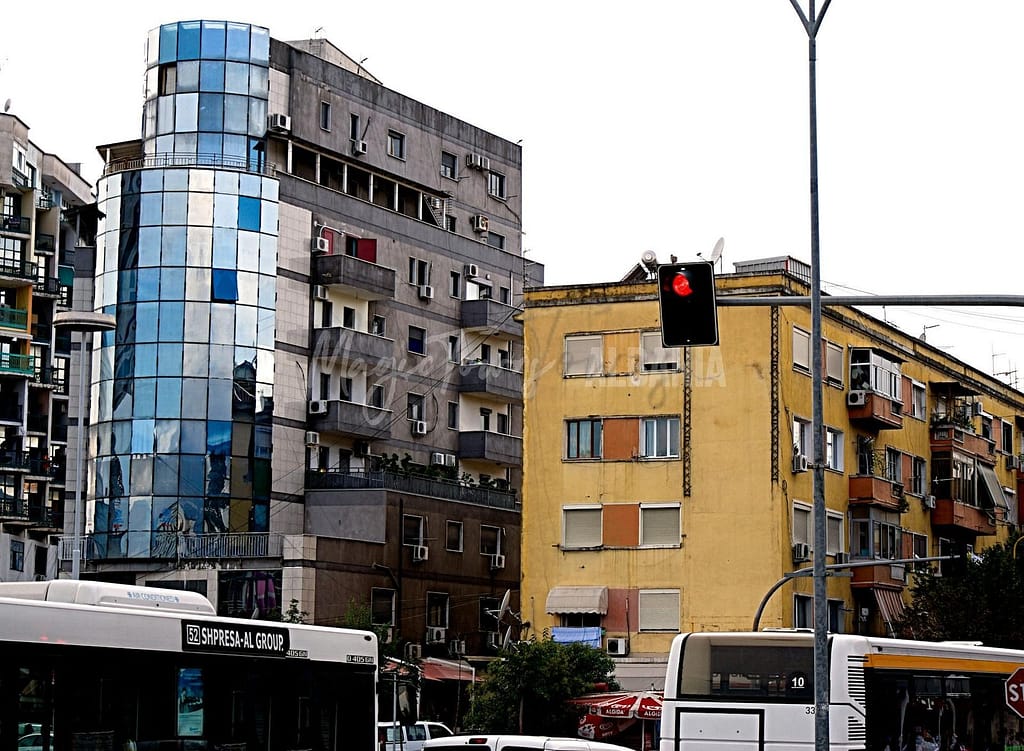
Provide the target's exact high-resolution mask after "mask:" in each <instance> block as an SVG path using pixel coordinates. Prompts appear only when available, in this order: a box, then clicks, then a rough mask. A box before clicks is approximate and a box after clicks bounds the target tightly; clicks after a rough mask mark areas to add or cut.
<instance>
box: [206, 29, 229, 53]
mask: <svg viewBox="0 0 1024 751" xmlns="http://www.w3.org/2000/svg"><path fill="white" fill-rule="evenodd" d="M202 39H203V47H202V51H203V57H224V47H225V44H226V29H225V24H224V22H223V21H203V32H202Z"/></svg>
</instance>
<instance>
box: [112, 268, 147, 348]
mask: <svg viewBox="0 0 1024 751" xmlns="http://www.w3.org/2000/svg"><path fill="white" fill-rule="evenodd" d="M138 281H139V272H138V270H136V269H128V270H127V271H119V272H118V274H117V291H118V297H119V298H120V300H121V304H122V305H123V304H125V303H129V302H134V301H135V300H138V299H139V288H138ZM104 333H108V332H104Z"/></svg>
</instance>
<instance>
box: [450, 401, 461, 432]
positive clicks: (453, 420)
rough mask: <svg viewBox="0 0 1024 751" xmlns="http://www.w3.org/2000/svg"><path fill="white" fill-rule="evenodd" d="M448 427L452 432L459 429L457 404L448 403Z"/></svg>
mask: <svg viewBox="0 0 1024 751" xmlns="http://www.w3.org/2000/svg"><path fill="white" fill-rule="evenodd" d="M448 427H449V428H451V429H452V430H458V429H459V403H458V402H448Z"/></svg>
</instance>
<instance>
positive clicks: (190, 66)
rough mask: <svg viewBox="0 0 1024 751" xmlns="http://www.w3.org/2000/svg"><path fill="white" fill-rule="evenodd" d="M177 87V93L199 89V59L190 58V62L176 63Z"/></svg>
mask: <svg viewBox="0 0 1024 751" xmlns="http://www.w3.org/2000/svg"><path fill="white" fill-rule="evenodd" d="M177 88H178V92H179V93H182V94H184V93H187V92H191V91H199V61H198V60H192V61H190V62H181V63H178V83H177Z"/></svg>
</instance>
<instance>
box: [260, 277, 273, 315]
mask: <svg viewBox="0 0 1024 751" xmlns="http://www.w3.org/2000/svg"><path fill="white" fill-rule="evenodd" d="M259 304H260V307H261V308H266V309H272V308H274V307H276V304H277V284H276V282H275V280H274V277H272V276H269V275H265V274H261V275H260V300H259Z"/></svg>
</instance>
